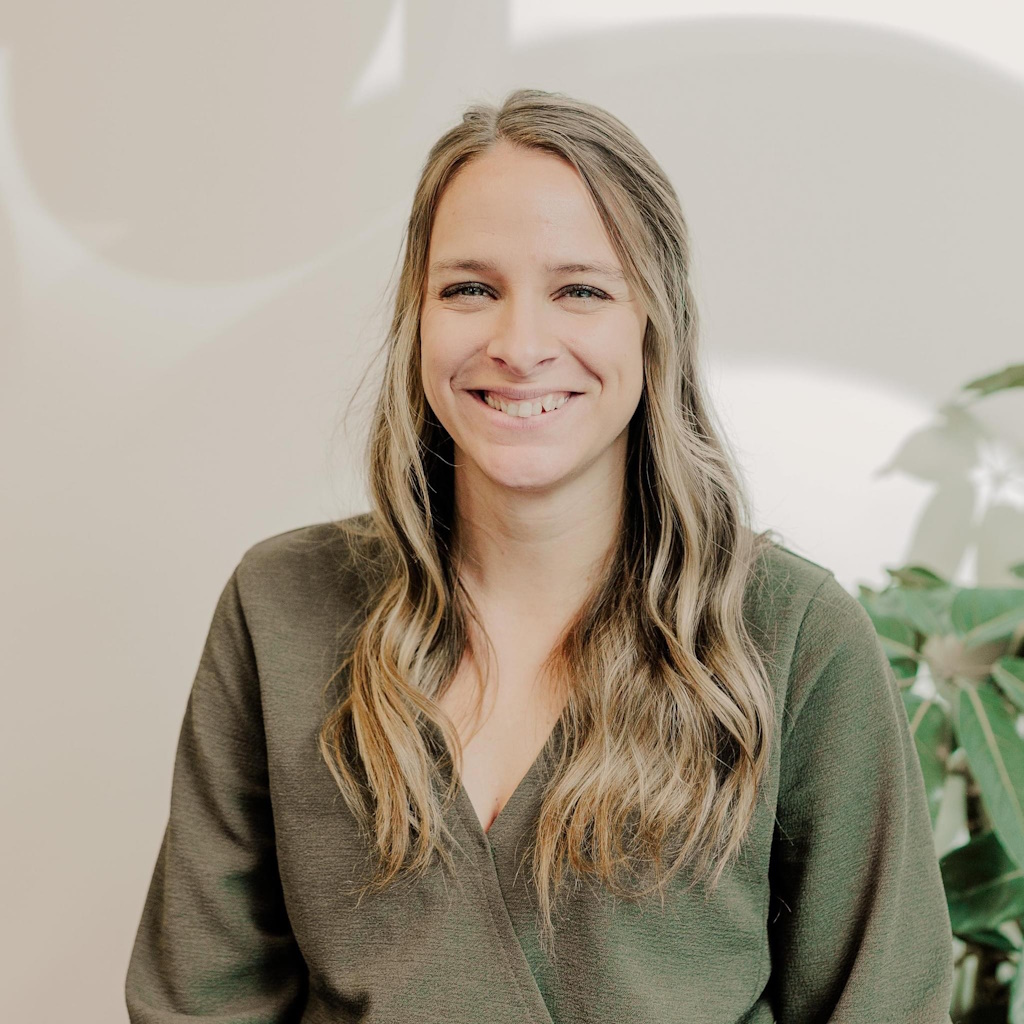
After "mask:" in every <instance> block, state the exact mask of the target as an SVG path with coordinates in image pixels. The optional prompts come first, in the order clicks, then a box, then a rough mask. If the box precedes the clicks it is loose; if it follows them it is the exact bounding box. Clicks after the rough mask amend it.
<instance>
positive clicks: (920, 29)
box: [0, 0, 1024, 1024]
mask: <svg viewBox="0 0 1024 1024" xmlns="http://www.w3.org/2000/svg"><path fill="white" fill-rule="evenodd" d="M9 6H11V5H9ZM804 6H805V7H807V11H805V12H801V11H800V8H798V7H795V6H791V7H783V5H781V4H772V3H763V4H757V5H751V4H748V5H744V6H739V5H729V4H719V5H709V4H703V5H700V6H699V7H698V6H695V5H689V4H686V3H677V4H674V5H665V4H653V3H651V2H649V0H648V2H646V3H645V2H642V0H632V2H631V3H630V4H628V5H626V4H616V5H610V4H594V3H587V4H583V3H565V2H563V3H558V2H555V0H545V2H544V3H543V4H540V3H536V2H530V3H527V2H524V0H520V2H518V3H510V4H501V3H479V2H463V3H447V4H430V5H427V4H422V3H412V2H409V3H408V4H406V3H402V2H399V3H395V4H393V5H390V6H389V5H388V4H387V3H383V2H382V3H372V4H371V3H362V4H358V5H357V4H339V3H328V2H322V3H309V2H306V3H296V2H293V3H289V4H284V3H271V2H268V0H248V2H246V3H228V2H219V3H210V2H208V0H207V2H203V3H198V2H195V0H175V2H174V3H170V2H162V3H157V2H152V3H146V4H138V3H131V2H128V0H123V2H112V0H91V2H90V3H88V4H76V3H43V2H38V0H32V2H29V0H22V2H21V3H19V4H16V5H15V6H14V10H13V11H11V10H8V11H7V13H6V14H5V15H3V16H2V18H0V446H2V449H0V450H2V456H3V461H2V471H3V492H2V493H3V504H2V506H0V514H2V516H3V525H4V527H5V530H4V533H5V536H6V537H7V538H8V542H7V544H6V545H5V551H4V561H3V570H2V571H0V601H2V605H0V612H2V617H0V620H2V622H3V628H2V633H3V641H2V644H0V651H2V653H0V678H2V679H3V681H4V690H5V698H6V700H5V708H4V715H3V716H2V723H3V724H2V734H0V740H2V744H0V749H2V750H3V756H4V759H5V762H6V764H5V765H4V775H5V778H6V779H7V785H6V786H5V787H4V791H3V797H2V799H3V807H2V812H3V820H4V825H5V828H4V832H5V835H6V841H5V843H4V844H3V854H2V856H3V858H4V863H3V865H2V877H3V878H5V879H6V882H7V884H6V892H5V895H4V918H5V922H6V926H5V928H4V931H3V942H4V944H5V946H6V948H4V949H3V951H2V954H3V958H4V962H5V964H6V965H7V967H8V972H7V977H8V979H9V980H8V981H7V982H6V984H5V985H4V989H5V992H4V997H3V998H4V1002H5V1003H6V1004H7V1007H5V1010H4V1012H3V1016H4V1019H9V1020H18V1021H25V1022H31V1021H40V1022H42V1021H46V1022H49V1021H57V1020H74V1021H76V1022H80V1024H94V1022H96V1024H99V1022H104V1024H106V1022H110V1021H114V1020H123V1019H126V1014H125V1011H124V1008H123V1003H122V988H123V981H124V973H125V970H126V967H127V958H128V954H129V951H130V948H131V943H132V940H133V938H134V932H135V928H136V926H137V924H138V918H139V914H140V913H141V907H142V899H143V896H144V894H145V890H146V886H147V885H148V881H149V875H150V872H151V869H152V866H153V862H154V860H155V857H156V851H157V848H158V845H159V841H160V836H161V832H162V829H163V826H164V823H165V819H166V814H167V809H168V801H169V792H170V777H171V767H172V758H173V752H174V745H175V742H176V739H177V733H178V728H179V726H180V720H181V715H182V713H183V711H184V706H185V700H186V697H187V693H188V689H189V687H190V685H191V681H192V676H193V674H194V671H195V668H196V665H197V662H198V657H199V652H200V649H201V644H202V640H203V637H204V635H205V631H206V628H207V626H208V624H209V619H210V615H211V614H212V611H213V605H214V602H215V600H216V597H217V594H218V593H219V590H220V588H221V586H222V585H223V583H224V582H225V580H226V579H227V576H228V574H229V573H230V570H231V568H232V567H233V566H234V564H235V562H236V561H237V559H238V557H239V556H240V555H241V552H242V551H243V550H244V549H245V548H246V547H248V546H249V545H250V544H251V543H253V542H255V541H256V540H257V539H259V538H261V537H263V536H267V535H269V534H271V533H276V532H278V531H281V530H285V529H289V528H291V527H294V526H300V525H304V524H307V523H313V522H317V521H321V520H324V519H328V518H334V517H338V516H341V515H346V514H349V513H350V512H354V511H359V510H362V509H363V508H364V507H366V504H365V500H364V497H363V492H362V479H361V475H360V473H361V467H360V465H359V464H358V462H357V458H358V456H359V455H360V454H361V449H360V448H359V447H358V445H359V441H360V440H361V437H362V432H361V430H362V423H363V419H362V414H363V413H364V412H365V410H366V409H367V408H368V401H369V397H370V391H369V390H367V391H364V392H363V393H362V400H361V403H360V405H358V406H357V407H356V409H355V410H354V412H353V416H352V419H351V421H350V424H349V433H348V435H346V434H345V433H344V431H343V422H342V418H341V417H342V415H343V413H344V408H345V403H346V401H347V400H348V398H349V396H350V394H351V392H352V389H353V388H354V386H355V384H356V383H357V381H358V379H359V376H360V374H361V372H362V370H363V368H364V367H365V366H366V364H367V360H368V359H369V358H370V354H371V352H372V351H373V350H374V349H375V347H376V346H377V344H378V342H379V339H380V336H381V331H382V329H383V325H384V322H385V320H386V317H387V310H386V309H385V308H384V305H383V302H382V297H383V294H384V291H385V289H386V287H387V286H388V283H389V280H390V278H391V275H392V272H393V271H394V272H395V273H397V266H396V260H397V257H398V252H399V245H400V235H401V230H402V227H403V223H404V218H405V216H406V214H407V211H408V204H409V200H410V197H411V193H412V188H413V185H414V182H415V178H416V175H417V173H418V170H419V167H420V165H421V163H422V160H423V158H424V156H425V154H426V151H427V148H428V147H429V145H430V144H431V142H432V141H433V140H434V139H435V138H436V137H437V136H438V135H439V134H440V133H441V132H442V131H443V130H444V129H445V128H447V127H448V126H449V125H450V124H452V123H453V122H454V121H456V120H457V119H458V116H459V114H460V112H461V109H462V107H463V105H464V104H466V103H468V102H470V101H472V100H476V99H491V100H494V99H499V98H500V97H501V96H502V95H503V94H504V93H505V92H506V91H508V90H509V89H511V88H514V87H517V86H522V85H529V86H534V87H539V88H547V89H560V90H564V91H567V92H570V93H572V94H575V95H578V96H580V97H583V98H586V99H589V100H592V101H593V102H596V103H599V104H601V105H603V106H605V107H607V108H608V109H610V110H611V111H612V112H613V113H615V114H616V115H618V116H619V117H621V118H622V119H623V120H625V121H626V123H628V124H629V125H631V126H632V127H633V128H634V130H635V131H636V132H637V133H638V134H639V136H640V137H641V139H642V140H643V141H644V142H645V143H646V144H647V145H648V146H649V147H650V149H651V150H652V151H653V152H654V154H655V156H656V157H657V158H658V159H659V160H660V161H661V162H662V163H663V165H664V166H665V168H666V170H667V171H668V172H669V174H670V176H671V178H672V180H673V181H674V182H675V183H676V186H677V189H678V191H679V194H680V197H681V199H682V202H683V207H684V212H685V213H686V215H687V218H688V221H689V225H690V228H691V232H692V237H693V241H694V251H695V259H696V277H697V291H698V299H699V301H700V303H701V314H702V316H703V322H704V326H705V334H704V345H705V358H706V360H707V362H708V365H709V369H710V372H711V374H712V378H713V380H714V382H715V390H716V394H717V396H718V402H719V409H720V412H721V417H722V419H723V421H724V422H725V424H726V425H727V426H728V428H729V430H730V431H731V436H732V439H733V441H734V443H735V445H736V447H737V449H738V451H739V452H740V454H741V455H742V458H743V467H744V470H745V472H746V474H747V478H748V480H749V483H750V486H751V488H752V491H753V495H754V500H755V504H756V508H757V511H758V524H757V525H759V526H767V525H772V526H774V527H775V528H776V529H778V530H779V531H780V532H781V533H782V534H783V536H784V538H785V539H786V540H787V541H788V542H789V544H790V546H791V547H793V548H794V549H795V550H797V551H799V552H800V553H802V554H804V555H806V556H807V557H810V558H813V559H814V560H815V561H818V562H821V563H822V564H824V565H827V566H829V567H830V568H832V569H833V570H834V571H835V572H836V575H837V576H838V577H839V578H840V580H841V581H842V582H843V583H844V584H846V585H847V586H848V587H850V588H851V589H853V588H854V587H855V584H856V582H858V581H864V582H871V583H874V584H881V583H883V582H884V573H883V571H882V567H883V566H885V565H893V566H894V565H898V564H900V563H902V562H903V561H905V560H912V561H923V562H927V563H928V564H929V565H931V566H932V568H934V569H936V570H937V571H940V572H946V573H951V574H955V575H956V576H957V578H958V580H960V581H962V582H971V581H973V579H974V577H975V573H977V578H978V579H979V580H980V581H981V582H985V583H989V584H992V585H999V584H1008V583H1009V582H1010V578H1009V577H1008V576H1007V575H1006V574H1005V571H1004V570H1005V567H1006V566H1007V565H1008V564H1010V562H1012V561H1021V560H1024V516H1022V508H1024V457H1022V447H1024V415H1022V412H1021V410H1022V399H1021V398H1019V397H1013V398H1012V400H1011V396H1010V395H1005V396H993V397H992V398H991V399H988V400H986V402H985V403H982V404H981V405H979V406H978V407H977V411H976V415H977V416H978V418H979V421H980V422H981V424H982V425H983V426H984V427H986V428H988V429H991V430H992V431H994V432H995V434H994V436H993V438H992V439H991V440H989V441H987V442H984V443H982V444H980V445H979V443H978V442H977V440H976V439H975V438H973V435H972V431H973V430H975V429H976V428H975V427H974V426H972V421H970V420H968V419H965V416H966V414H965V413H957V412H955V411H953V412H951V413H949V414H948V416H947V415H940V414H937V413H936V411H935V410H936V409H937V407H938V406H939V404H940V403H942V402H944V401H946V400H947V399H948V398H950V397H951V396H952V395H953V393H954V392H955V391H956V389H958V388H959V386H960V385H961V384H962V383H964V382H966V381H967V380H969V379H971V378H973V377H977V376H980V375H982V374H984V373H989V372H992V371H995V370H998V369H1000V368H1002V367H1003V366H1005V365H1006V364H1007V363H1010V362H1021V361H1022V360H1024V355H1022V353H1024V311H1022V306H1021V302H1020V294H1021V280H1022V277H1024V261H1022V258H1021V240H1022V237H1024V194H1022V189H1021V185H1020V183H1021V181H1024V132H1022V131H1021V125H1022V121H1024V88H1022V82H1021V78H1022V74H1024V70H1022V69H1024V43H1021V39H1022V38H1024V35H1022V33H1021V32H1020V27H1021V26H1020V23H1019V20H1018V21H1017V22H1014V17H1015V15H1014V14H1013V11H1012V9H1011V7H1010V5H1008V4H1002V5H1000V4H993V3H990V4H988V5H986V4H979V3H975V4H972V5H970V12H971V16H970V20H969V21H964V20H963V18H964V16H963V14H962V13H961V14H960V15H959V16H957V15H954V14H951V13H950V12H951V11H953V8H952V7H950V8H948V9H947V8H944V7H943V6H942V5H936V4H930V5H925V4H914V3H903V4H894V3H888V4H887V6H886V8H885V11H886V17H888V18H889V19H890V20H889V22H888V23H883V22H881V21H880V20H875V21H872V22H861V23H856V22H854V21H853V20H851V19H852V18H853V17H854V16H855V14H856V10H857V9H859V10H860V12H861V13H860V14H859V15H857V16H859V17H861V18H864V17H870V18H872V19H874V18H881V17H882V15H881V14H880V13H878V12H875V11H874V9H873V8H870V7H867V6H866V5H865V4H863V3H859V4H857V5H856V7H855V5H853V4H845V5H844V4H826V3H821V4H817V5H804ZM960 7H962V5H958V8H960ZM808 12H810V13H808ZM711 15H719V16H717V17H712V16H711ZM1016 17H1017V18H1018V19H1019V15H1017V16H1016ZM372 383H373V382H372V380H371V381H370V385H371V386H372Z"/></svg>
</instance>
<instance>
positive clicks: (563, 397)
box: [483, 391, 569, 417]
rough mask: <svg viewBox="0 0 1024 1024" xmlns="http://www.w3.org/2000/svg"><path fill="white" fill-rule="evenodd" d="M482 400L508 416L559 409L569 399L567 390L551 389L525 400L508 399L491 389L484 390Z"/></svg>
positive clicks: (532, 414)
mask: <svg viewBox="0 0 1024 1024" xmlns="http://www.w3.org/2000/svg"><path fill="white" fill-rule="evenodd" d="M483 400H484V401H485V402H486V403H487V404H488V406H489V407H490V408H492V409H500V410H501V411H502V412H503V413H508V415H509V416H523V417H525V416H540V414H541V413H542V412H543V413H550V412H551V411H552V410H553V409H561V407H562V406H564V404H565V402H567V401H568V400H569V392H568V391H553V392H552V393H551V394H546V395H544V396H543V397H541V398H534V399H532V400H525V401H508V400H506V399H505V398H503V397H502V396H501V395H498V394H495V393H494V392H493V391H484V392H483Z"/></svg>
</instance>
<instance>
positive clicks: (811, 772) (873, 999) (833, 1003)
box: [768, 574, 953, 1024]
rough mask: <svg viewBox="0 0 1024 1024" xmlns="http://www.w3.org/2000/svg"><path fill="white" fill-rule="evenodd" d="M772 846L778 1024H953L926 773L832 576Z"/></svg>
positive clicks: (850, 600) (854, 605) (790, 730)
mask: <svg viewBox="0 0 1024 1024" xmlns="http://www.w3.org/2000/svg"><path fill="white" fill-rule="evenodd" d="M790 687H791V689H790V693H789V694H787V700H786V704H787V707H788V709H789V713H788V714H787V716H786V719H785V721H784V723H783V726H782V733H783V744H782V749H781V754H780V757H781V765H780V772H781V774H780V782H779V801H778V809H777V812H776V830H775V840H774V842H773V846H772V859H771V869H770V876H771V886H772V899H771V905H770V909H769V915H768V917H769V921H768V926H769V934H770V939H771V950H772V974H771V979H770V981H769V988H770V991H771V993H772V1005H773V1009H774V1012H775V1013H776V1015H777V1017H778V1020H779V1021H780V1022H781V1024H812V1022H813V1024H826V1022H832V1024H950V1016H949V1003H950V997H951V990H952V981H953V946H952V933H951V930H950V921H949V913H948V909H947V905H946V896H945V892H944V890H943V886H942V878H941V874H940V872H939V866H938V860H937V857H936V854H935V847H934V839H933V835H932V828H931V820H930V818H929V814H928V807H927V801H926V797H925V789H924V781H923V778H922V775H921V766H920V762H919V761H918V758H917V753H916V750H915V748H914V742H913V739H912V737H911V736H910V728H909V724H908V722H907V716H906V712H905V711H904V709H903V702H902V700H901V698H900V694H899V689H898V686H897V684H896V680H895V677H894V676H893V674H892V670H891V667H890V665H889V662H888V659H887V658H886V656H885V652H884V651H883V649H882V646H881V643H880V641H879V639H878V636H877V634H876V632H875V628H874V625H873V623H872V621H871V618H870V616H869V615H868V614H867V612H866V611H865V609H864V608H863V607H862V606H861V604H860V603H859V602H858V601H857V600H856V598H854V597H852V596H851V595H850V594H848V593H847V592H846V591H845V590H844V589H843V588H842V586H841V585H840V584H839V582H838V581H837V580H836V579H835V577H834V576H833V575H831V574H829V576H827V577H826V578H825V579H824V580H823V581H822V583H821V584H820V585H819V586H818V588H817V590H816V591H815V593H814V595H813V596H812V598H811V601H810V603H809V605H808V608H807V611H806V613H805V615H804V620H803V623H802V624H801V627H800V632H799V634H798V637H797V641H796V650H795V652H794V656H793V668H792V671H791V673H790Z"/></svg>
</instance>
